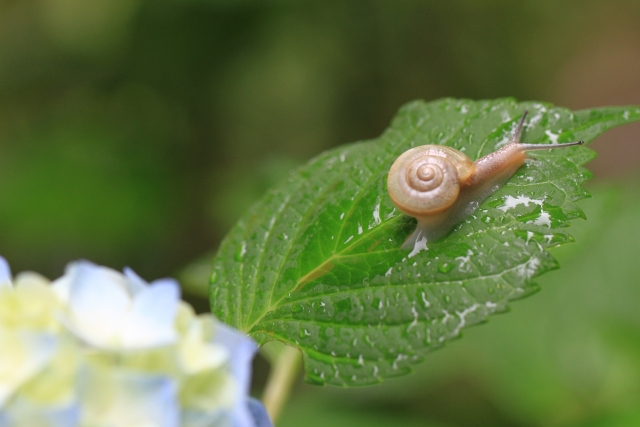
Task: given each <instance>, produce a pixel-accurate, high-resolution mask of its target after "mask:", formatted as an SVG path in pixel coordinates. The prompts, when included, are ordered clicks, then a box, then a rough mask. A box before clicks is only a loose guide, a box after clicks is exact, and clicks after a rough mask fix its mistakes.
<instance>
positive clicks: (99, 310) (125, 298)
mask: <svg viewBox="0 0 640 427" xmlns="http://www.w3.org/2000/svg"><path fill="white" fill-rule="evenodd" d="M73 273H74V275H73V276H72V281H71V286H70V294H69V309H70V311H71V319H70V321H71V323H72V328H73V330H74V332H76V333H77V334H79V335H80V336H81V337H82V338H83V339H84V340H86V341H87V342H89V343H93V344H95V345H98V346H102V347H105V346H107V347H108V346H111V345H114V344H117V342H118V341H119V335H120V331H121V330H122V327H123V325H124V324H125V323H126V321H127V319H128V314H129V310H130V305H131V298H130V296H129V295H128V294H127V292H126V289H125V284H124V277H123V276H122V275H120V274H119V273H117V272H115V271H114V270H111V269H108V268H104V267H98V266H96V265H94V264H92V263H89V262H86V261H81V262H78V263H77V264H76V266H75V269H74V271H73Z"/></svg>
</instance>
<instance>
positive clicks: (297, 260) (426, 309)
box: [210, 99, 640, 386]
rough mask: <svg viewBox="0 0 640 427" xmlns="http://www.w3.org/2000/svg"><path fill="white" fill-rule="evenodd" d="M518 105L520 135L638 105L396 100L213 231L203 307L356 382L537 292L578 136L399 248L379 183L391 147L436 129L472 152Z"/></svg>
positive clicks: (315, 377) (580, 152)
mask: <svg viewBox="0 0 640 427" xmlns="http://www.w3.org/2000/svg"><path fill="white" fill-rule="evenodd" d="M524 110H529V114H530V115H529V119H528V120H527V125H526V128H525V131H524V134H523V138H522V140H523V142H527V143H539V144H545V143H546V144H549V143H555V142H566V141H573V140H578V139H583V140H585V141H587V142H589V141H591V140H593V139H594V138H595V137H596V136H598V135H599V134H601V133H602V132H604V131H606V130H607V129H610V128H612V127H614V126H618V125H621V124H625V123H630V122H632V121H635V120H640V108H637V107H627V108H623V107H614V108H602V109H593V110H583V111H578V112H571V111H569V110H566V109H563V108H556V107H553V106H551V105H549V104H542V103H535V102H524V103H517V102H516V101H514V100H512V99H499V100H493V101H478V102H474V101H469V100H454V99H444V100H439V101H435V102H430V103H425V102H422V101H416V102H412V103H410V104H407V105H406V106H404V107H403V108H402V109H401V110H400V112H399V113H398V114H397V116H396V117H395V118H394V120H393V122H392V124H391V127H390V128H389V129H388V130H387V131H386V132H385V133H384V134H383V135H382V136H381V137H380V138H378V139H375V140H371V141H364V142H358V143H354V144H350V145H345V146H343V147H339V148H337V149H335V150H331V151H328V152H325V153H323V154H321V155H320V156H318V157H316V158H315V159H313V160H311V161H310V162H309V163H308V164H307V165H305V166H303V167H302V168H300V169H298V170H296V171H294V172H293V173H292V174H291V175H290V177H289V179H288V180H287V181H285V182H283V183H281V184H280V185H279V186H277V187H276V188H274V189H273V190H271V191H270V192H269V193H268V194H267V195H266V196H265V197H264V198H263V200H262V201H260V202H259V203H258V204H256V205H255V206H254V207H253V208H252V209H251V210H250V211H249V212H248V213H247V214H246V215H245V216H244V217H243V218H242V219H241V221H240V222H238V224H237V225H236V226H235V227H234V228H233V229H232V231H231V232H230V233H229V235H228V236H227V237H226V238H225V240H224V242H223V244H222V246H221V248H220V251H219V252H218V254H217V256H216V257H215V260H214V270H213V274H212V277H211V288H210V294H211V306H212V310H213V312H214V314H216V315H217V316H218V317H219V318H220V319H221V320H223V321H225V322H227V323H229V324H231V325H232V326H234V327H236V328H239V329H241V330H243V331H245V332H247V333H249V334H250V335H251V336H253V337H254V338H255V339H256V340H257V341H258V342H259V343H265V342H267V341H269V340H274V339H275V340H280V341H283V342H285V343H287V344H290V345H294V346H297V347H299V348H300V349H301V350H302V352H303V354H304V360H305V370H306V379H307V380H308V381H310V382H314V383H318V384H334V385H341V386H354V385H365V384H370V383H375V382H379V381H381V380H382V379H384V378H387V377H392V376H397V375H402V374H405V373H408V372H409V371H410V365H411V364H413V363H416V362H418V361H420V360H422V359H423V358H424V356H425V355H426V354H427V353H428V352H429V351H431V350H433V349H435V348H438V347H441V346H442V345H443V344H444V342H446V341H447V340H450V339H453V338H455V337H457V336H459V334H460V331H461V330H462V329H463V328H464V327H467V326H470V325H473V324H477V323H479V322H482V321H484V320H485V319H486V318H487V317H488V316H489V315H490V314H492V313H495V312H499V311H504V310H505V309H506V308H507V304H508V302H509V301H511V300H514V299H517V298H521V297H523V296H526V295H529V294H531V293H533V292H535V291H536V290H537V289H538V288H537V285H536V284H535V283H534V282H533V281H532V279H533V278H534V277H536V276H538V275H540V274H541V273H543V272H545V271H549V270H551V269H555V268H557V263H556V261H555V260H554V258H553V257H552V256H551V255H550V254H549V253H548V252H547V251H546V249H547V248H549V247H553V246H557V245H560V244H562V243H566V242H569V241H571V240H572V238H571V236H570V235H569V234H568V233H567V232H566V231H565V230H564V227H566V226H568V225H569V221H570V220H572V219H575V218H583V217H584V215H583V213H582V211H581V210H580V208H579V207H578V206H577V205H576V204H575V202H576V201H577V200H579V199H582V198H584V197H587V196H588V194H587V193H586V191H585V190H583V189H582V188H581V184H582V182H584V181H585V180H586V179H588V178H589V177H590V173H589V172H588V171H587V170H586V169H584V168H583V167H582V165H584V164H585V163H586V162H588V161H589V160H591V159H592V158H593V157H594V153H593V151H591V150H589V149H587V148H585V147H574V148H568V149H563V150H549V151H538V152H535V155H534V157H535V159H531V160H529V161H527V163H526V164H525V165H524V166H523V167H522V168H520V170H518V172H517V173H516V175H515V176H514V177H513V178H512V179H511V180H510V181H509V182H508V183H507V184H506V185H505V186H504V187H503V188H501V189H500V190H498V191H497V192H496V193H494V194H493V195H492V196H490V197H489V198H488V199H487V200H486V201H485V202H484V203H483V204H482V205H481V206H480V208H479V209H478V210H477V211H476V212H475V213H474V214H473V215H472V216H471V217H469V218H467V219H466V220H465V221H463V222H462V223H461V224H459V225H458V226H457V227H456V228H455V229H454V230H453V231H452V232H451V233H450V234H449V235H448V236H446V237H445V238H443V239H441V240H439V241H437V242H433V243H430V244H429V245H428V249H427V250H422V251H408V250H402V249H400V246H401V245H402V243H403V241H404V240H405V238H406V237H407V235H409V234H410V233H411V232H412V231H413V229H414V228H415V220H414V219H412V218H409V217H407V216H405V215H403V214H401V213H399V212H398V211H397V210H396V209H395V207H394V206H393V204H392V203H391V200H390V199H389V196H388V194H387V191H386V175H387V172H388V170H389V167H390V166H391V164H392V163H393V161H394V160H395V159H396V158H397V157H398V156H399V155H400V154H401V153H402V152H404V151H406V150H407V149H409V148H411V147H415V146H419V145H426V144H440V145H447V146H450V147H454V148H456V149H458V150H461V151H463V152H464V153H465V154H467V155H468V156H469V157H470V158H472V159H474V160H475V159H477V158H479V157H482V156H484V155H486V154H488V153H490V152H493V151H495V150H496V149H497V148H499V147H501V146H502V145H504V144H506V142H507V141H508V139H509V137H510V135H511V133H512V132H513V129H514V128H515V125H516V123H517V121H518V119H519V118H520V117H521V115H522V113H523V111H524Z"/></svg>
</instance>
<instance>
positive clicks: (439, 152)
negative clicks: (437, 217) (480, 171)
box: [387, 146, 474, 217]
mask: <svg viewBox="0 0 640 427" xmlns="http://www.w3.org/2000/svg"><path fill="white" fill-rule="evenodd" d="M473 168H474V166H473V162H471V160H469V159H468V158H467V157H466V156H464V154H462V153H460V152H459V151H457V150H454V149H451V148H448V147H440V146H422V147H416V148H413V149H411V150H409V151H407V152H405V153H404V154H402V155H401V156H400V157H398V159H397V160H396V161H395V163H394V164H393V166H391V170H390V171H389V177H388V181H387V187H388V190H389V195H390V196H391V199H392V200H393V203H394V204H395V205H396V206H397V207H398V209H400V210H401V211H402V212H404V213H406V214H407V215H410V216H414V217H424V216H427V215H432V214H436V213H439V212H442V211H444V210H446V209H447V208H449V207H450V206H451V205H453V203H454V202H455V201H456V199H457V198H458V194H459V193H460V171H461V170H462V171H463V173H464V174H470V173H471V172H472V171H473ZM467 170H468V171H469V172H468V173H467ZM465 179H466V177H465Z"/></svg>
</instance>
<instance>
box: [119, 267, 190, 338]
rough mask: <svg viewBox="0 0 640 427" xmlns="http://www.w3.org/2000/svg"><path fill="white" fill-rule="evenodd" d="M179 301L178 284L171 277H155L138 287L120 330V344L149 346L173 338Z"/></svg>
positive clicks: (175, 335)
mask: <svg viewBox="0 0 640 427" xmlns="http://www.w3.org/2000/svg"><path fill="white" fill-rule="evenodd" d="M179 302H180V286H179V285H178V283H177V282H176V281H175V280H172V279H164V280H157V281H155V282H153V283H152V284H151V285H150V286H148V287H147V288H145V289H143V290H141V291H140V292H139V293H138V294H137V295H136V296H135V298H134V300H133V305H132V308H131V315H130V317H129V320H128V322H127V325H126V327H125V328H124V330H123V331H124V334H123V341H122V343H123V346H125V347H153V346H159V345H166V344H170V343H172V342H174V341H175V340H176V338H177V332H176V330H175V318H176V313H177V310H178V304H179Z"/></svg>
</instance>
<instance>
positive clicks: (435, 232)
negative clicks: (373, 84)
mask: <svg viewBox="0 0 640 427" xmlns="http://www.w3.org/2000/svg"><path fill="white" fill-rule="evenodd" d="M526 115H527V112H526V111H525V112H524V114H523V115H522V118H521V119H520V122H519V123H518V126H517V127H516V130H515V132H514V133H513V136H512V137H511V139H510V141H509V143H508V144H507V145H505V146H504V147H502V148H501V149H499V150H497V151H495V152H493V153H491V154H489V155H487V156H485V157H482V158H481V159H478V160H477V161H476V162H474V161H472V160H471V159H469V158H468V157H467V156H466V155H464V154H463V153H461V152H460V151H458V150H456V149H454V148H450V147H444V146H440V145H423V146H420V147H415V148H412V149H410V150H408V151H406V152H404V153H403V154H402V155H400V157H398V159H396V161H395V162H394V163H393V165H392V166H391V169H390V170H389V176H388V178H387V189H388V190H389V196H390V197H391V200H392V201H393V203H394V205H395V206H396V207H397V208H398V209H399V210H400V211H402V212H403V213H405V214H407V215H409V216H412V217H414V218H416V219H417V220H418V225H417V227H416V230H415V231H414V232H413V234H411V235H410V236H409V237H408V238H407V240H406V241H405V243H404V244H403V246H402V248H403V249H411V248H413V249H414V252H415V251H416V250H418V248H419V247H420V248H425V247H426V243H427V242H433V241H435V240H437V239H439V238H441V237H443V236H444V235H446V234H447V233H448V232H449V231H451V229H452V228H453V227H454V226H455V225H457V224H458V223H459V222H460V221H462V220H463V219H464V218H466V217H467V216H469V215H471V214H472V213H473V212H475V210H476V209H477V208H478V207H479V206H480V204H481V203H482V202H483V201H484V200H485V199H486V198H487V197H488V196H489V195H491V194H492V193H493V192H495V191H496V190H497V189H498V188H500V187H501V186H502V185H503V184H504V183H505V182H507V181H508V180H509V178H511V177H512V176H513V174H515V173H516V171H517V170H518V169H519V168H520V166H522V165H523V164H524V161H525V159H526V151H531V150H547V149H550V148H562V147H571V146H574V145H582V144H584V142H583V141H578V142H568V143H564V144H522V143H520V136H521V134H522V128H523V125H524V120H525V117H526ZM412 253H413V252H412Z"/></svg>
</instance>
